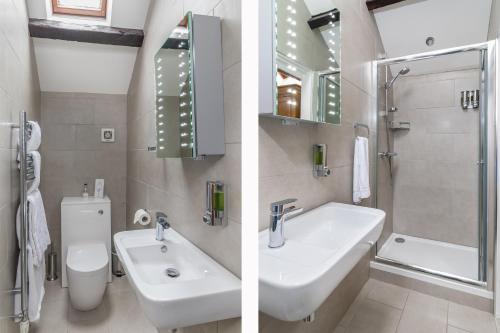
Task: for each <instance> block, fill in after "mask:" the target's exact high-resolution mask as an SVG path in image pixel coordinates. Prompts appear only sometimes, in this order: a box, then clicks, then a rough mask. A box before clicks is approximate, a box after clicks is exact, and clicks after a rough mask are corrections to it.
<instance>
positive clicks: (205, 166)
mask: <svg viewBox="0 0 500 333" xmlns="http://www.w3.org/2000/svg"><path fill="white" fill-rule="evenodd" d="M240 8H241V6H240V0H222V1H221V0H210V1H205V0H182V1H180V0H177V1H175V0H171V1H152V2H151V7H150V11H149V14H148V20H147V23H146V26H145V28H144V29H145V32H146V34H145V35H146V38H145V40H144V44H143V47H142V48H141V50H140V51H139V54H138V57H137V61H136V64H135V68H134V73H133V75H132V82H131V84H130V88H129V92H128V95H127V108H128V112H127V114H128V116H127V120H128V122H127V126H128V128H127V135H128V140H127V171H126V172H127V217H126V219H127V229H133V228H138V226H134V225H132V222H131V219H132V216H133V214H134V212H135V211H136V210H137V209H139V208H148V209H150V210H151V211H152V212H153V213H154V212H156V211H163V212H165V213H166V214H167V215H168V216H169V221H170V223H171V225H172V227H173V228H174V229H175V230H176V231H178V232H180V233H181V234H182V235H183V236H185V237H186V238H188V239H189V240H190V241H191V242H193V243H194V244H195V245H196V246H198V247H199V248H200V249H201V250H203V251H204V252H206V253H207V254H208V255H210V256H211V257H213V258H214V259H215V260H217V261H218V262H219V263H221V264H222V265H223V266H225V267H226V268H228V269H229V270H230V271H232V272H233V273H234V274H236V275H238V276H239V275H240V270H241V259H240V256H241V212H240V211H241V124H240V122H241V115H240V113H241V65H240V62H241V59H240V58H241V51H240V48H241V47H240V45H241V41H240V31H241V28H240V21H241V14H240V11H241V10H240ZM188 11H191V12H193V13H195V14H205V15H207V14H208V15H217V16H220V17H221V19H222V22H221V23H222V37H223V45H222V47H223V67H224V73H223V80H224V111H225V141H226V154H225V155H224V156H222V157H209V158H208V159H206V160H204V161H193V160H189V159H172V158H171V159H158V158H156V156H155V154H154V153H148V152H147V150H146V148H147V146H149V145H156V141H155V140H156V139H155V121H154V119H155V118H154V110H155V96H154V86H153V82H154V80H153V79H152V78H153V77H154V72H153V70H152V69H153V66H152V59H153V56H154V54H155V53H156V51H157V50H158V49H159V48H160V47H161V45H162V44H163V42H164V41H165V39H166V38H167V36H168V35H169V33H170V32H171V30H172V29H173V28H174V27H175V25H176V24H177V23H178V22H179V21H180V20H181V19H182V17H183V15H184V14H185V13H187V12H188ZM208 180H221V181H223V182H224V183H225V184H227V188H228V193H227V200H228V201H227V203H228V205H227V206H228V215H229V223H228V225H227V226H226V227H222V228H219V227H216V228H213V227H208V226H206V225H205V224H204V223H203V222H202V216H203V214H204V211H205V209H206V208H205V184H206V181H208ZM150 227H152V226H150ZM218 325H219V326H220V327H219V328H220V329H219V330H220V331H221V332H222V331H224V330H225V331H228V332H232V331H233V330H236V331H238V332H239V328H238V329H236V328H235V327H234V326H233V325H231V324H230V323H229V322H228V323H226V322H221V323H209V324H206V325H199V326H196V327H191V328H186V329H183V330H182V331H183V332H184V331H185V332H217V326H218ZM226 325H227V329H226V328H225V327H226Z"/></svg>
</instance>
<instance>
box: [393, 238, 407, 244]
mask: <svg viewBox="0 0 500 333" xmlns="http://www.w3.org/2000/svg"><path fill="white" fill-rule="evenodd" d="M394 241H395V242H396V243H404V242H406V240H405V239H404V238H403V237H397V238H396V239H395V240H394Z"/></svg>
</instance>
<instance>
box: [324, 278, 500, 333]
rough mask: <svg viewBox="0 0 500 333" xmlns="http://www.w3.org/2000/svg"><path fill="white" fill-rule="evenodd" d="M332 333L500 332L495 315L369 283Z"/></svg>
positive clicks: (382, 284) (389, 285) (427, 296)
mask: <svg viewBox="0 0 500 333" xmlns="http://www.w3.org/2000/svg"><path fill="white" fill-rule="evenodd" d="M333 333H500V322H496V321H495V318H494V317H493V315H492V314H490V313H487V312H482V311H479V310H476V309H473V308H470V307H467V306H463V305H460V304H456V303H452V302H448V301H447V300H444V299H440V298H436V297H432V296H429V295H425V294H421V293H418V292H415V291H412V290H409V289H405V288H401V287H398V286H395V285H391V284H387V283H384V282H380V281H377V280H373V279H371V280H369V281H368V282H367V283H366V285H365V286H364V287H363V289H362V290H361V292H360V294H359V295H358V297H357V298H356V300H355V301H354V303H353V304H352V305H351V307H350V308H349V310H348V311H347V313H346V314H345V316H344V318H343V319H342V321H341V322H340V324H339V326H338V327H337V328H336V329H335V331H334V332H333Z"/></svg>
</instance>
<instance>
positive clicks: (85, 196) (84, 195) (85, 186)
mask: <svg viewBox="0 0 500 333" xmlns="http://www.w3.org/2000/svg"><path fill="white" fill-rule="evenodd" d="M82 197H84V198H88V197H89V191H88V185H87V183H85V184H83V193H82Z"/></svg>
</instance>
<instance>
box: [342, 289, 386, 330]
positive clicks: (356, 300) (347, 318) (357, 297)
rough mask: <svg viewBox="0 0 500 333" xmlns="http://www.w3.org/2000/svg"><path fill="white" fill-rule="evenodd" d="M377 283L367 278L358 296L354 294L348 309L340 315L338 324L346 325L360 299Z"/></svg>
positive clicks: (357, 306)
mask: <svg viewBox="0 0 500 333" xmlns="http://www.w3.org/2000/svg"><path fill="white" fill-rule="evenodd" d="M376 284H377V281H376V280H373V279H370V280H368V281H367V282H366V283H365V285H364V286H363V288H362V289H361V291H360V292H359V294H358V296H356V299H355V300H354V302H352V304H351V306H349V309H347V311H346V313H345V314H344V316H343V317H342V320H341V321H340V323H339V326H343V327H348V326H349V324H350V322H351V320H352V318H353V317H354V314H355V313H356V310H357V309H358V308H359V306H360V304H361V301H362V300H364V299H365V298H366V296H367V295H368V294H369V293H370V292H371V290H372V289H373V287H374V286H375V285H376Z"/></svg>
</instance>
